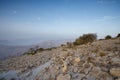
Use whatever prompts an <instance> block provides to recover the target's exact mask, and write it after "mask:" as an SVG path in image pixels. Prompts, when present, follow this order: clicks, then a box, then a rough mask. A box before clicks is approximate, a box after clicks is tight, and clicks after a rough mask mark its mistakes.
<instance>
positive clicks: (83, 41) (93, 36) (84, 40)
mask: <svg viewBox="0 0 120 80" xmlns="http://www.w3.org/2000/svg"><path fill="white" fill-rule="evenodd" d="M96 39H97V35H96V34H84V35H83V36H80V37H79V38H78V39H76V40H75V42H74V45H80V44H86V43H89V42H93V41H94V40H96Z"/></svg>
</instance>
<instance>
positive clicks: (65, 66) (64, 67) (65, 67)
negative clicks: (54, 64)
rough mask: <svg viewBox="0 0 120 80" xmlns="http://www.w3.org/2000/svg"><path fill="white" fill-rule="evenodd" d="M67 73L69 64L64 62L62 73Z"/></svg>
mask: <svg viewBox="0 0 120 80" xmlns="http://www.w3.org/2000/svg"><path fill="white" fill-rule="evenodd" d="M66 71H67V64H66V63H65V62H64V63H63V68H62V72H63V73H65V72H66Z"/></svg>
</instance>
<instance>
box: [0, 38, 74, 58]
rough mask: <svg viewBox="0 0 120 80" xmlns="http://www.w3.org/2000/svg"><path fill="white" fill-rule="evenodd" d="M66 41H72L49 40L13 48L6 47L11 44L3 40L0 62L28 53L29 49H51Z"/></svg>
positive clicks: (0, 47)
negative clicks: (37, 47)
mask: <svg viewBox="0 0 120 80" xmlns="http://www.w3.org/2000/svg"><path fill="white" fill-rule="evenodd" d="M67 41H72V40H70V39H65V40H49V41H45V42H40V43H38V44H34V45H22V46H21V45H17V46H14V45H6V44H7V43H8V44H12V43H10V42H8V41H4V40H3V41H1V42H0V43H1V45H0V60H2V59H6V58H8V57H12V56H19V55H21V54H23V53H24V52H26V51H28V50H29V49H30V48H35V47H36V46H39V47H40V48H51V47H57V46H59V45H60V44H62V43H65V42H67ZM6 42H7V43H6ZM3 44H4V45H3Z"/></svg>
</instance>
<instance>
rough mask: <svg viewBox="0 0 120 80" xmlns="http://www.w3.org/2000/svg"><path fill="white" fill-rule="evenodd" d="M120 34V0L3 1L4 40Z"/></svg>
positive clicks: (0, 27) (0, 22)
mask: <svg viewBox="0 0 120 80" xmlns="http://www.w3.org/2000/svg"><path fill="white" fill-rule="evenodd" d="M119 32H120V0H0V39H2V40H6V39H7V40H9V39H13V40H14V39H29V38H38V37H39V38H46V39H47V38H57V37H66V38H70V37H71V38H72V37H76V36H79V35H81V34H84V33H97V34H98V36H99V37H102V36H105V35H107V34H110V35H112V36H115V35H117V34H118V33H119Z"/></svg>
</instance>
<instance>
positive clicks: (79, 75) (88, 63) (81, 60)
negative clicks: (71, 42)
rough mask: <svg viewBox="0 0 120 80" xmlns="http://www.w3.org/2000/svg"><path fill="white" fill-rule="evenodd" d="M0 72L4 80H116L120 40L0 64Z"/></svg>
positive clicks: (58, 49) (25, 57) (22, 57)
mask: <svg viewBox="0 0 120 80" xmlns="http://www.w3.org/2000/svg"><path fill="white" fill-rule="evenodd" d="M11 70H13V71H11ZM0 72H3V73H1V75H0V77H1V78H4V79H8V78H9V79H10V78H14V79H19V78H20V79H22V80H41V79H42V80H96V79H100V80H114V79H116V80H118V79H120V78H119V77H120V75H119V73H120V38H116V39H109V40H99V41H95V42H93V43H88V44H85V45H79V46H74V47H72V48H68V47H66V46H62V47H57V48H56V49H52V50H49V51H48V50H46V51H43V52H38V53H37V54H35V55H23V56H20V57H16V58H11V59H7V60H5V61H1V62H0ZM11 73H12V74H14V75H12V74H11ZM16 74H17V75H16ZM10 76H11V77H10Z"/></svg>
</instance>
